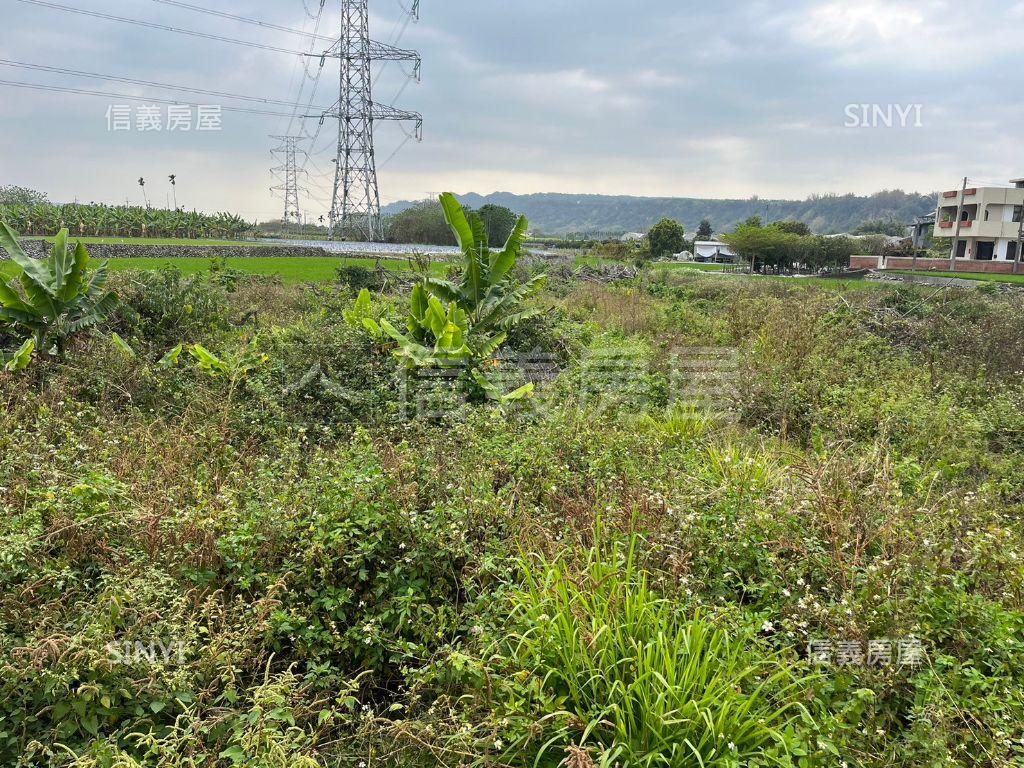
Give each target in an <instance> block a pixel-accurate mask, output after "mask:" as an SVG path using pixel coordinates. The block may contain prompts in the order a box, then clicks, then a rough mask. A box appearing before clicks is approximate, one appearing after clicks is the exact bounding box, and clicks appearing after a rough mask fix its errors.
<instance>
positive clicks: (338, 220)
mask: <svg viewBox="0 0 1024 768" xmlns="http://www.w3.org/2000/svg"><path fill="white" fill-rule="evenodd" d="M368 2H369V0H341V37H340V38H339V39H338V41H337V42H336V43H335V44H334V45H332V46H331V47H330V48H329V49H328V50H326V51H324V54H323V57H324V58H336V59H338V60H339V62H340V65H341V66H340V69H341V80H340V87H339V92H338V103H337V104H336V105H335V107H334V109H332V110H330V111H329V112H327V113H325V114H324V118H327V117H331V118H334V119H336V120H337V121H338V151H337V157H336V158H335V160H334V162H335V164H336V165H335V169H334V189H333V193H332V196H331V212H330V229H329V237H330V238H331V239H332V240H333V239H334V238H335V237H336V236H338V235H339V234H340V236H342V237H350V238H356V239H360V240H366V241H369V242H375V241H378V240H380V239H381V238H382V237H383V232H382V231H381V221H380V189H379V187H378V184H377V161H376V158H375V156H374V150H373V125H374V123H375V122H376V121H378V120H396V121H410V122H413V123H415V125H416V132H415V136H416V139H417V140H419V139H420V138H421V136H422V131H423V116H422V115H420V114H419V113H417V112H406V111H404V110H400V109H395V108H394V107H391V106H386V105H384V104H377V103H375V102H374V101H373V93H372V90H373V79H372V77H371V73H370V69H371V66H372V65H373V62H375V61H401V62H411V63H412V65H413V74H412V76H413V77H415V78H416V80H417V81H418V80H419V78H420V66H421V63H422V62H421V59H420V55H419V54H418V53H417V52H416V51H407V50H404V49H401V48H396V47H394V46H392V45H387V44H385V43H379V42H377V41H375V40H371V39H370V23H369V9H368ZM408 13H409V14H410V15H411V16H412V17H413V18H414V19H418V18H419V0H415V2H413V4H412V7H411V8H410V9H409V10H408Z"/></svg>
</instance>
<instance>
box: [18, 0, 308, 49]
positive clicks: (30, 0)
mask: <svg viewBox="0 0 1024 768" xmlns="http://www.w3.org/2000/svg"><path fill="white" fill-rule="evenodd" d="M16 2H19V3H26V4H28V5H38V6H40V7H42V8H50V9H52V10H55V11H64V12H65V13H75V14H79V15H81V16H91V17H93V18H96V19H104V20H106V21H118V22H121V23H123V24H134V25H135V26H138V27H149V28H150V29H159V30H162V31H164V32H174V33H176V34H179V35H190V36H192V37H199V38H203V39H204V40H216V41H217V42H221V43H231V44H232V45H242V46H245V47H246V48H257V49H260V50H263V51H273V52H274V53H287V54H289V55H291V56H308V55H309V54H307V53H306V52H305V51H294V50H291V49H290V48H278V47H277V46H275V45H264V44H263V43H254V42H252V41H250V40H238V39H236V38H233V37H224V36H223V35H211V34H209V33H207V32H198V31H196V30H194V29H181V28H179V27H169V26H167V25H165V24H156V23H154V22H151V21H142V20H140V19H129V18H126V17H124V16H113V15H111V14H109V13H100V12H98V11H87V10H85V9H84V8H72V7H71V6H69V5H60V4H59V3H50V2H45V0H16Z"/></svg>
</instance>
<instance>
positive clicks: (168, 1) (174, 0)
mask: <svg viewBox="0 0 1024 768" xmlns="http://www.w3.org/2000/svg"><path fill="white" fill-rule="evenodd" d="M153 2H154V3H163V4H164V5H173V6H176V7H178V8H185V9H186V10H189V11H195V12H196V13H205V14H207V15H209V16H219V17H220V18H222V19H231V20H232V21H240V22H242V23H243V24H252V25H254V26H257V27H263V28H264V29H274V30H277V31H278V32H287V33H289V34H291V35H302V36H303V37H312V38H315V39H317V40H333V39H334V38H332V37H325V36H323V35H318V34H316V33H315V32H314V33H312V34H310V33H309V32H306V31H305V30H304V29H295V28H293V27H282V26H280V25H279V24H271V23H270V22H267V21H260V20H258V19H250V18H248V17H247V16H236V15H235V14H233V13H224V12H223V11H214V10H210V9H209V8H202V7H200V6H198V5H191V4H189V3H182V2H179V0H153ZM320 8H321V12H322V11H323V6H322V5H321V7H320Z"/></svg>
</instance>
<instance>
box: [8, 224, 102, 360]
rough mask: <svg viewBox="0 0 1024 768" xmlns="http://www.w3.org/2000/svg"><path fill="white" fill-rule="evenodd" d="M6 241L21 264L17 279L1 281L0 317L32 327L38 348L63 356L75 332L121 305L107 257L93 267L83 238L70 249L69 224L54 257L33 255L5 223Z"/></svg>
mask: <svg viewBox="0 0 1024 768" xmlns="http://www.w3.org/2000/svg"><path fill="white" fill-rule="evenodd" d="M0 245H2V246H3V248H4V250H6V251H7V254H8V256H10V258H11V261H13V262H14V263H15V264H17V265H18V266H19V267H21V275H20V276H19V277H18V279H17V282H15V281H14V280H11V281H0V320H5V321H7V322H8V323H9V324H10V325H12V326H14V328H15V329H21V330H23V331H27V332H28V333H29V334H30V335H31V338H32V340H33V342H34V348H35V349H36V350H39V351H43V352H50V351H55V352H56V354H57V356H58V357H59V358H61V359H63V357H64V349H65V346H66V345H67V342H68V340H69V339H70V338H71V337H72V336H74V335H75V334H77V333H79V332H81V331H84V330H86V329H88V328H91V327H92V326H94V325H96V324H97V323H99V322H100V321H101V320H102V319H103V318H104V317H105V316H106V315H107V314H108V313H109V312H110V311H111V310H112V309H113V308H114V307H116V306H117V296H116V295H115V294H113V293H112V292H110V291H107V290H105V287H104V286H105V285H106V282H107V265H106V262H104V263H103V264H101V265H100V267H99V268H98V269H95V270H92V271H89V270H88V269H87V265H88V263H89V254H88V252H87V251H86V249H85V246H84V245H82V244H81V243H78V244H77V246H76V247H75V248H74V250H73V251H72V250H69V248H68V231H67V230H66V229H62V230H61V231H60V233H59V234H58V235H57V237H56V239H55V242H54V244H53V248H52V250H51V252H50V257H49V258H48V259H33V258H31V257H30V256H28V255H27V254H26V253H25V252H24V251H23V250H22V249H21V245H19V244H18V238H17V235H16V234H15V233H14V231H13V230H11V228H10V227H8V226H7V225H6V224H5V223H3V222H0Z"/></svg>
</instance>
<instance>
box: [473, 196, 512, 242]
mask: <svg viewBox="0 0 1024 768" xmlns="http://www.w3.org/2000/svg"><path fill="white" fill-rule="evenodd" d="M476 215H477V216H479V217H480V220H481V221H482V222H483V223H484V229H485V230H487V244H488V245H489V246H490V247H491V248H501V247H502V246H503V245H504V244H505V241H507V240H508V238H509V235H511V234H512V230H513V229H515V226H516V222H517V221H518V219H519V217H518V216H516V214H515V212H514V211H513V210H512V209H511V208H506V207H505V206H503V205H494V204H492V203H488V204H487V205H483V206H481V207H480V208H479V209H478V210H477V212H476Z"/></svg>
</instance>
